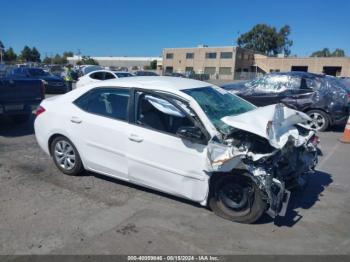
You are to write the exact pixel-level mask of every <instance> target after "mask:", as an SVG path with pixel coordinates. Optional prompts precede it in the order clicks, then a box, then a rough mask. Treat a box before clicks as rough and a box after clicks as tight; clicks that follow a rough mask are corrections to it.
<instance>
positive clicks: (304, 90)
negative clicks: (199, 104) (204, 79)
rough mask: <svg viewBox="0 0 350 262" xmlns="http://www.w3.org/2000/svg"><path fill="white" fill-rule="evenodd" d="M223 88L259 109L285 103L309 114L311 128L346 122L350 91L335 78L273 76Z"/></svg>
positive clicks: (322, 76) (320, 128)
mask: <svg viewBox="0 0 350 262" xmlns="http://www.w3.org/2000/svg"><path fill="white" fill-rule="evenodd" d="M222 88H224V89H226V90H228V91H230V92H232V93H234V94H236V95H238V96H240V97H242V98H244V99H246V100H248V101H250V102H251V103H252V104H254V105H256V106H266V105H271V104H276V103H283V104H285V105H286V106H288V107H290V108H293V109H296V110H299V111H302V112H305V113H307V114H308V115H309V116H310V118H311V119H312V121H311V122H310V123H309V124H310V126H311V127H312V128H314V129H316V130H318V131H324V130H326V129H327V128H328V127H329V126H331V125H338V124H344V123H346V121H347V119H348V117H349V106H350V102H349V101H350V91H349V88H348V87H347V86H346V85H345V84H344V82H342V80H340V79H337V78H335V77H332V76H325V75H317V74H312V73H306V72H287V73H272V74H267V75H265V76H263V77H261V78H256V79H254V80H252V81H247V82H239V83H232V84H226V85H223V86H222Z"/></svg>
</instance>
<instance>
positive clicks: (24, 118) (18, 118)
mask: <svg viewBox="0 0 350 262" xmlns="http://www.w3.org/2000/svg"><path fill="white" fill-rule="evenodd" d="M30 116H31V114H25V115H13V116H11V120H12V122H14V123H15V124H23V123H26V122H28V120H29V118H30Z"/></svg>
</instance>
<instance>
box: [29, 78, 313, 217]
mask: <svg viewBox="0 0 350 262" xmlns="http://www.w3.org/2000/svg"><path fill="white" fill-rule="evenodd" d="M308 120H309V118H308V116H307V115H305V114H304V113H301V112H298V111H295V110H292V109H289V108H287V107H284V106H283V105H281V104H277V105H272V106H266V107H262V108H256V107H255V106H253V105H252V104H250V103H248V102H246V101H245V100H243V99H241V98H239V97H237V96H235V95H233V94H231V93H228V92H226V91H225V90H223V89H221V88H219V87H217V86H210V84H208V83H205V82H201V81H196V80H189V79H183V78H173V77H139V78H124V79H118V80H108V81H104V82H101V83H97V84H94V85H90V86H85V87H82V88H81V89H76V90H73V91H72V92H69V93H67V94H65V95H63V96H57V97H53V98H49V99H46V100H44V101H43V102H42V104H41V106H40V107H39V109H38V111H37V118H36V120H35V134H36V138H37V141H38V143H39V145H40V146H41V148H42V149H43V150H44V151H45V152H46V153H47V154H49V155H50V156H52V158H53V160H54V162H55V164H56V166H57V167H58V169H60V170H61V171H62V172H63V173H65V174H68V175H79V174H81V173H82V172H83V171H84V170H90V171H93V172H97V173H100V174H104V175H107V176H111V177H114V178H118V179H122V180H125V181H129V182H131V183H135V184H138V185H142V186H145V187H149V188H153V189H156V190H159V191H162V192H166V193H169V194H172V195H176V196H180V197H183V198H186V199H190V200H193V201H195V202H198V203H200V204H201V205H203V206H207V205H208V206H209V207H210V208H211V209H212V210H213V211H214V212H215V213H216V214H217V215H219V216H222V217H224V218H226V219H230V220H232V221H237V222H242V223H253V222H255V221H256V220H258V219H259V217H261V215H262V214H263V213H264V212H268V213H269V214H270V215H271V216H273V217H275V216H277V215H284V213H285V211H286V207H287V204H288V200H289V195H290V191H288V189H289V188H292V187H293V186H297V185H300V184H301V183H302V182H303V181H304V180H303V176H305V175H307V174H308V173H310V172H313V170H314V168H315V166H316V164H317V143H318V138H317V136H316V135H315V132H314V131H313V130H311V129H309V128H307V127H306V126H304V125H303V123H306V122H307V121H308Z"/></svg>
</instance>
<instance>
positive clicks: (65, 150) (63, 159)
mask: <svg viewBox="0 0 350 262" xmlns="http://www.w3.org/2000/svg"><path fill="white" fill-rule="evenodd" d="M50 150H51V155H52V157H53V160H54V163H55V165H56V166H57V168H58V169H59V170H60V171H61V172H62V173H64V174H66V175H70V176H76V175H80V174H81V173H82V172H83V171H84V167H83V163H82V161H81V158H80V155H79V153H78V150H77V149H76V147H75V146H74V145H73V143H72V142H71V141H70V140H69V139H68V138H66V137H64V136H58V137H56V138H55V139H54V140H53V141H52V143H51V145H50Z"/></svg>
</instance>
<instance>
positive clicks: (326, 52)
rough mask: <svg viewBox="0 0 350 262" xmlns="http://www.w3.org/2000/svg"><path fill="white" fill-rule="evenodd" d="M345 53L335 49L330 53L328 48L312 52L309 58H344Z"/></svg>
mask: <svg viewBox="0 0 350 262" xmlns="http://www.w3.org/2000/svg"><path fill="white" fill-rule="evenodd" d="M344 56H345V52H344V50H343V49H340V48H337V49H335V50H334V52H331V51H330V50H329V49H328V48H323V49H321V50H319V51H316V52H313V53H312V54H311V57H344Z"/></svg>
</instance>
